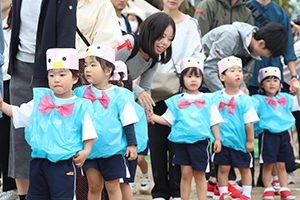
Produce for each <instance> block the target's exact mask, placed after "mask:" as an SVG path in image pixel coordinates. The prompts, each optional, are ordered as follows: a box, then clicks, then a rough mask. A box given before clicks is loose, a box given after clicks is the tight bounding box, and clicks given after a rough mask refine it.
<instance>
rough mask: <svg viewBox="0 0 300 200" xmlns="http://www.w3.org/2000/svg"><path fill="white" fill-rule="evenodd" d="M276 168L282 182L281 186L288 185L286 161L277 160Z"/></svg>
mask: <svg viewBox="0 0 300 200" xmlns="http://www.w3.org/2000/svg"><path fill="white" fill-rule="evenodd" d="M276 168H277V172H278V179H279V182H280V186H281V187H287V185H288V184H287V173H286V169H285V163H284V162H277V163H276Z"/></svg>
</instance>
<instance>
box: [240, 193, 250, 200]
mask: <svg viewBox="0 0 300 200" xmlns="http://www.w3.org/2000/svg"><path fill="white" fill-rule="evenodd" d="M238 200H251V198H250V197H248V196H247V195H244V194H243V195H242V196H241V197H240V198H239V199H238Z"/></svg>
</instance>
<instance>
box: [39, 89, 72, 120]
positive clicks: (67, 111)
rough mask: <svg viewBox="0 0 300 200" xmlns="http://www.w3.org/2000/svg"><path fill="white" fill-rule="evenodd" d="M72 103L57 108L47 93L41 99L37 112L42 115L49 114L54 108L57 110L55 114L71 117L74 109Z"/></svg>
mask: <svg viewBox="0 0 300 200" xmlns="http://www.w3.org/2000/svg"><path fill="white" fill-rule="evenodd" d="M74 104H75V102H74V103H67V104H62V105H60V106H57V105H55V104H54V102H53V100H52V98H51V96H50V94H49V93H47V94H45V95H44V96H43V97H42V100H41V102H40V103H39V111H40V113H42V114H48V113H50V112H51V111H52V110H53V109H54V108H57V112H58V113H59V114H60V115H61V116H62V117H66V116H69V115H72V113H73V109H74Z"/></svg>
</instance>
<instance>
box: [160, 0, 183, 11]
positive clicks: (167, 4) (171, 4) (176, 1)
mask: <svg viewBox="0 0 300 200" xmlns="http://www.w3.org/2000/svg"><path fill="white" fill-rule="evenodd" d="M163 2H164V9H165V8H168V9H170V10H173V9H178V8H179V6H180V5H181V4H182V2H183V0H163Z"/></svg>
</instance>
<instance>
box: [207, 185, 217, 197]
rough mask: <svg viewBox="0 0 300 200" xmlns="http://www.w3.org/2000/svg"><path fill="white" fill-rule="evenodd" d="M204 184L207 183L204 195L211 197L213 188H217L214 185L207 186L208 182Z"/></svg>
mask: <svg viewBox="0 0 300 200" xmlns="http://www.w3.org/2000/svg"><path fill="white" fill-rule="evenodd" d="M206 183H207V193H206V196H208V197H213V196H214V190H215V188H216V187H217V186H216V185H211V184H209V182H206Z"/></svg>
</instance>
